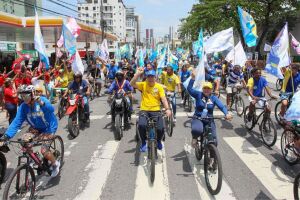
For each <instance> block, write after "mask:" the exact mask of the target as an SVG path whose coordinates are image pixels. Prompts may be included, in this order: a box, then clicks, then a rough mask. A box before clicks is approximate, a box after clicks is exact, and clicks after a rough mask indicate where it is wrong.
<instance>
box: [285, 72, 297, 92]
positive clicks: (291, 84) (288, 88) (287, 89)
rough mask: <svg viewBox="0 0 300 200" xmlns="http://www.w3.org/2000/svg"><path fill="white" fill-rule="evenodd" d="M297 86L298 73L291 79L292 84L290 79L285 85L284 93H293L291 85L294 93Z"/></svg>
mask: <svg viewBox="0 0 300 200" xmlns="http://www.w3.org/2000/svg"><path fill="white" fill-rule="evenodd" d="M299 84H300V73H298V74H297V75H296V76H294V77H293V83H292V79H291V77H290V79H289V81H288V83H287V86H286V89H285V92H288V93H289V92H293V85H294V92H296V91H297V88H298V86H299Z"/></svg>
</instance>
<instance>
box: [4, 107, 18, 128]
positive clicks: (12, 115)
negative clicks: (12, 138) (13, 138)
mask: <svg viewBox="0 0 300 200" xmlns="http://www.w3.org/2000/svg"><path fill="white" fill-rule="evenodd" d="M5 109H6V110H7V112H8V114H9V119H8V123H9V124H11V122H12V121H13V120H14V119H15V117H16V115H17V109H18V106H17V105H16V104H12V103H5Z"/></svg>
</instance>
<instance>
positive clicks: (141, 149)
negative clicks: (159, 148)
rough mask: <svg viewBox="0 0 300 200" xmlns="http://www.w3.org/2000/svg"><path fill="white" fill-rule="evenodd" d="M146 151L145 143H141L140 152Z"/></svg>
mask: <svg viewBox="0 0 300 200" xmlns="http://www.w3.org/2000/svg"><path fill="white" fill-rule="evenodd" d="M146 151H147V143H146V142H145V143H142V145H141V146H140V152H146Z"/></svg>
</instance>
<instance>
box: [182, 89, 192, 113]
mask: <svg viewBox="0 0 300 200" xmlns="http://www.w3.org/2000/svg"><path fill="white" fill-rule="evenodd" d="M183 101H184V102H183V107H185V106H186V102H187V108H188V109H187V110H188V112H192V111H193V98H192V97H191V96H190V94H189V92H188V91H187V90H185V91H184V97H183Z"/></svg>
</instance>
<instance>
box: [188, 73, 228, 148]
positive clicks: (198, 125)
mask: <svg viewBox="0 0 300 200" xmlns="http://www.w3.org/2000/svg"><path fill="white" fill-rule="evenodd" d="M194 82H195V71H193V73H192V75H191V80H190V82H189V84H188V87H187V90H188V92H189V94H190V95H191V96H192V97H193V98H195V99H196V108H195V113H194V116H197V117H204V118H205V117H212V116H213V111H214V107H215V106H217V107H218V108H219V109H220V110H221V111H222V112H223V113H224V115H225V119H226V120H231V119H232V116H231V115H230V114H228V111H227V108H226V106H224V105H223V103H222V102H221V101H220V100H219V98H218V97H217V96H215V95H212V90H213V85H212V83H211V82H204V84H203V85H202V92H200V91H197V90H195V89H193V85H194ZM207 123H208V121H206V120H202V121H200V120H198V119H193V120H192V137H193V139H192V147H195V145H196V144H197V138H198V137H199V136H201V135H202V134H203V131H204V129H203V128H204V126H205V125H206V124H207ZM211 127H212V135H213V138H214V140H215V142H216V145H217V133H216V125H215V123H214V122H212V124H211Z"/></svg>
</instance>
